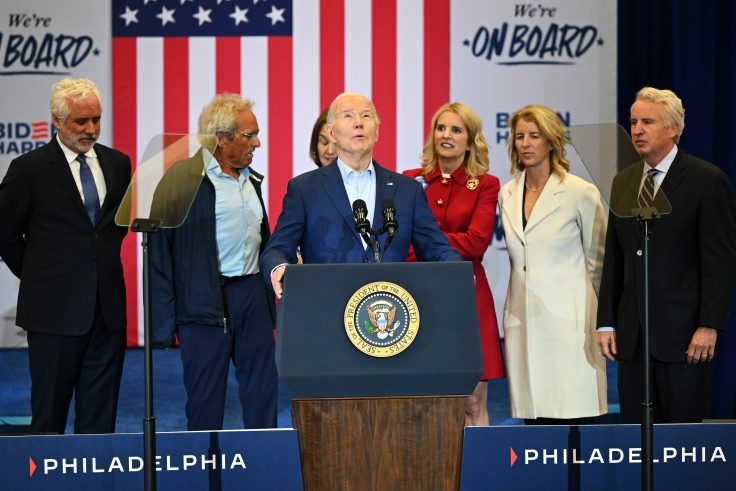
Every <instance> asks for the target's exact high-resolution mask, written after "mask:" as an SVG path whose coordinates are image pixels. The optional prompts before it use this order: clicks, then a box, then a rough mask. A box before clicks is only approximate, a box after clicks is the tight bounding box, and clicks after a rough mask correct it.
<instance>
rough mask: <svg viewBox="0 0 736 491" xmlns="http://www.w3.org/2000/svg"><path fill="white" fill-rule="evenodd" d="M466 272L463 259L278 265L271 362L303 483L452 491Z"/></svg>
mask: <svg viewBox="0 0 736 491" xmlns="http://www.w3.org/2000/svg"><path fill="white" fill-rule="evenodd" d="M473 281H474V280H473V273H472V265H471V263H468V262H444V263H381V264H375V263H371V264H336V265H294V266H288V267H287V269H286V274H285V276H284V296H283V299H282V300H281V303H280V305H279V308H280V311H279V315H278V324H277V343H276V365H277V368H278V371H279V379H280V383H281V384H283V385H284V386H285V388H286V391H287V392H288V393H289V395H290V397H291V398H292V419H293V422H294V427H295V428H296V429H297V433H298V435H299V446H300V450H301V462H302V473H303V478H304V489H306V490H317V489H319V490H322V489H458V487H459V482H460V461H461V453H462V437H463V429H464V419H465V417H464V408H465V397H466V396H467V395H468V394H470V393H472V391H473V389H474V388H475V385H476V384H477V382H478V380H479V378H480V376H481V374H482V372H483V359H482V354H481V347H480V333H479V329H478V314H477V307H476V303H475V289H474V284H473ZM346 326H347V327H346Z"/></svg>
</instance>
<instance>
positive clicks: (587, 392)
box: [500, 105, 607, 424]
mask: <svg viewBox="0 0 736 491" xmlns="http://www.w3.org/2000/svg"><path fill="white" fill-rule="evenodd" d="M510 129H511V132H510V134H509V143H508V149H509V157H510V158H511V172H512V174H513V175H514V177H513V179H512V180H511V181H510V182H508V183H507V184H505V185H504V186H503V188H502V189H501V196H500V203H501V213H502V217H503V224H504V233H505V235H506V245H507V247H508V252H509V258H510V260H511V275H510V279H509V288H508V294H507V296H506V303H505V305H504V320H503V327H504V335H505V338H504V339H505V348H506V367H507V372H508V379H509V391H510V395H511V414H512V416H513V417H515V418H523V419H524V420H525V422H526V424H555V423H557V424H580V423H585V422H588V421H589V418H591V417H595V416H599V415H601V414H604V413H606V411H607V400H606V364H605V359H604V358H603V356H602V355H601V353H600V349H599V348H598V345H597V333H596V325H595V321H596V309H597V304H598V287H599V285H600V277H601V269H602V264H603V249H604V243H605V233H606V222H605V213H604V211H603V207H602V205H601V198H600V193H599V192H598V190H597V189H596V187H595V186H594V185H593V184H590V183H588V182H586V181H584V180H583V179H580V178H579V177H577V176H574V175H572V174H570V173H569V172H568V171H569V169H570V163H569V161H568V160H567V159H566V158H565V148H564V146H565V144H566V143H568V140H567V137H566V133H565V127H564V126H563V124H562V122H561V121H560V119H559V118H558V117H557V115H556V114H555V113H554V111H552V110H551V109H549V108H548V107H545V106H538V105H532V106H526V107H524V108H522V109H520V110H519V111H517V112H516V113H515V114H514V115H513V116H512V117H511V121H510Z"/></svg>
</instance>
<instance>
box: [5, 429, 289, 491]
mask: <svg viewBox="0 0 736 491" xmlns="http://www.w3.org/2000/svg"><path fill="white" fill-rule="evenodd" d="M156 437H157V439H156V464H155V465H156V480H157V485H158V489H175V490H178V491H187V490H201V489H218V490H228V489H232V490H235V489H269V490H301V489H302V472H301V464H300V461H299V445H298V441H297V434H296V430H293V429H280V430H239V431H213V432H207V431H194V432H176V433H158V434H157V435H156ZM0 476H2V488H3V489H16V490H21V489H22V490H28V491H30V490H36V489H37V490H49V489H54V490H61V489H74V490H83V489H89V490H101V489H110V490H111V489H143V483H144V471H143V435H142V434H140V433H135V434H133V433H128V434H116V435H65V436H24V437H0Z"/></svg>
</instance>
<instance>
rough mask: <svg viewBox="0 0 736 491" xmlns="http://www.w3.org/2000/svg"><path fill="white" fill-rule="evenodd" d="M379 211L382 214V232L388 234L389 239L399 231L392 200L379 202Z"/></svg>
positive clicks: (387, 199)
mask: <svg viewBox="0 0 736 491" xmlns="http://www.w3.org/2000/svg"><path fill="white" fill-rule="evenodd" d="M381 210H382V212H383V230H385V231H386V232H388V236H389V237H393V236H394V234H395V233H396V231H397V230H398V229H399V223H398V222H397V221H396V207H395V206H394V200H392V199H391V198H386V199H384V200H383V201H381Z"/></svg>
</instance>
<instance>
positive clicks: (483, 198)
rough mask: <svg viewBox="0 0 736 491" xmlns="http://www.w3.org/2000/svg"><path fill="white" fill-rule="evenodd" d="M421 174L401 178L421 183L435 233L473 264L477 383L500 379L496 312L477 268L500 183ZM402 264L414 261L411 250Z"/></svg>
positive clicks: (481, 271) (455, 174)
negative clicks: (479, 359) (479, 361)
mask: <svg viewBox="0 0 736 491" xmlns="http://www.w3.org/2000/svg"><path fill="white" fill-rule="evenodd" d="M421 172H422V169H411V170H407V171H405V172H404V174H405V175H407V176H409V177H411V178H413V179H416V180H417V181H419V182H420V183H421V184H422V186H423V187H424V191H425V193H426V195H427V200H428V201H429V208H430V209H431V210H432V214H433V215H434V217H435V219H436V220H437V224H438V225H439V227H440V230H442V232H444V233H445V235H446V236H447V239H448V240H449V241H450V245H451V246H452V247H453V248H454V249H455V250H457V251H458V252H459V253H460V254H461V255H462V256H463V258H464V259H465V260H466V261H472V262H473V273H474V274H475V295H476V299H477V302H478V320H479V324H480V335H481V345H482V348H483V364H484V367H485V369H484V372H483V377H482V379H484V380H485V379H489V378H497V377H503V361H502V358H501V347H500V341H499V335H498V322H497V320H496V309H495V306H494V304H493V296H492V295H491V288H490V286H489V285H488V279H487V277H486V272H485V270H484V269H483V265H482V264H481V261H482V260H483V255H484V254H485V252H486V250H487V249H488V246H489V245H490V243H491V238H492V236H493V228H494V225H495V223H496V205H497V204H498V191H499V189H500V187H501V185H500V182H499V180H498V178H496V177H495V176H492V175H490V174H485V175H482V176H480V177H478V178H477V179H469V178H468V176H467V174H465V170H464V169H463V168H462V167H461V168H459V169H457V170H456V171H455V172H453V173H452V175H451V177H449V178H444V177H442V174H441V172H440V171H439V170H436V171H435V172H433V173H432V174H431V175H429V176H423V175H422V174H421ZM407 260H409V261H413V260H415V259H414V255H413V251H410V253H409V257H408V258H407Z"/></svg>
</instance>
